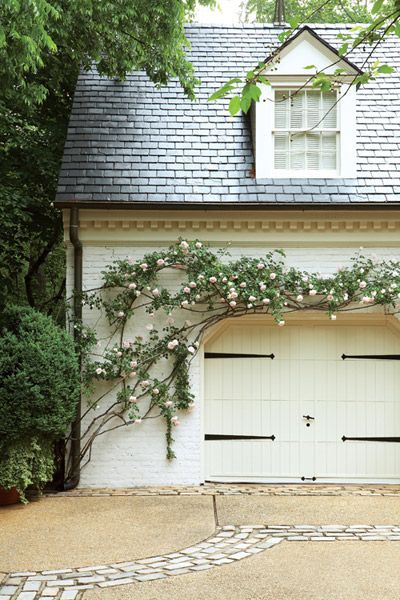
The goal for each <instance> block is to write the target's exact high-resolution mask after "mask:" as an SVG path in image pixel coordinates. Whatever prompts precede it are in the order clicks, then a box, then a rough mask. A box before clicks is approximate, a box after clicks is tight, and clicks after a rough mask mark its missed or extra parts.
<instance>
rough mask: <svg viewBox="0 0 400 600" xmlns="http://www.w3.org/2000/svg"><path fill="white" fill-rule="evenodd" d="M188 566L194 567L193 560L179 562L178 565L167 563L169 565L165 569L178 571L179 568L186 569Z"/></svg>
mask: <svg viewBox="0 0 400 600" xmlns="http://www.w3.org/2000/svg"><path fill="white" fill-rule="evenodd" d="M186 567H193V563H192V562H189V561H187V562H184V563H179V564H177V565H172V564H171V565H167V566H166V567H165V569H167V570H168V571H177V570H179V569H184V568H186Z"/></svg>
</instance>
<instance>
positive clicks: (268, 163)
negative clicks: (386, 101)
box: [253, 78, 357, 180]
mask: <svg viewBox="0 0 400 600" xmlns="http://www.w3.org/2000/svg"><path fill="white" fill-rule="evenodd" d="M301 85H304V80H303V81H295V82H294V81H291V82H290V81H288V80H287V79H286V78H285V79H284V80H281V81H279V80H275V81H274V82H273V84H272V85H271V86H267V85H263V86H262V95H261V98H260V101H259V102H257V103H256V104H255V109H254V114H253V137H254V150H255V159H256V161H255V162H256V164H255V167H256V179H257V180H262V179H344V178H355V177H356V175H357V161H356V90H355V86H351V85H349V84H347V83H342V85H341V86H340V91H339V93H340V95H341V97H340V100H339V102H338V104H337V119H338V130H339V144H338V149H337V169H335V170H334V171H333V170H332V171H331V170H318V171H316V170H314V171H311V170H310V171H298V170H295V171H294V170H290V169H287V170H286V169H275V168H274V138H273V131H274V129H275V123H274V98H275V91H276V90H278V89H290V88H293V87H294V86H298V87H300V86H301Z"/></svg>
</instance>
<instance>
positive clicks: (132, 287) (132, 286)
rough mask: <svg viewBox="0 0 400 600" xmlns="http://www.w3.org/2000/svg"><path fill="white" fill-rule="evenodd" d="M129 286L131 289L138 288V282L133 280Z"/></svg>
mask: <svg viewBox="0 0 400 600" xmlns="http://www.w3.org/2000/svg"><path fill="white" fill-rule="evenodd" d="M128 288H129V289H130V290H135V289H136V288H137V285H136V283H133V282H132V283H130V284H129V285H128Z"/></svg>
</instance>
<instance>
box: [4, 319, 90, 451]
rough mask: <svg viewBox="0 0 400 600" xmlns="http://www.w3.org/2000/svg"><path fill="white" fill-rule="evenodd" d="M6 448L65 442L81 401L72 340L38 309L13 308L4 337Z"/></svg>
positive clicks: (76, 360)
mask: <svg viewBox="0 0 400 600" xmlns="http://www.w3.org/2000/svg"><path fill="white" fill-rule="evenodd" d="M0 381H1V386H0V440H1V442H0V445H1V446H2V447H3V448H4V446H5V445H6V446H7V447H8V446H9V445H10V444H11V443H12V442H14V441H17V440H23V439H30V438H32V437H35V436H39V437H40V438H43V437H45V439H51V440H55V439H57V438H61V437H62V436H63V435H64V434H65V432H66V431H67V430H68V427H69V425H70V423H71V421H72V420H73V418H74V414H75V408H76V404H77V402H78V400H79V388H80V374H79V363H78V359H77V355H76V353H75V348H74V342H73V339H72V338H71V336H70V335H69V334H68V333H67V332H66V331H64V330H63V329H61V328H59V327H57V326H56V325H55V324H54V322H53V321H52V320H51V319H50V318H49V317H46V316H45V315H43V314H41V313H38V312H37V311H35V310H33V309H32V308H27V307H12V308H10V309H8V311H7V312H6V314H5V315H4V316H3V329H2V334H1V336H0Z"/></svg>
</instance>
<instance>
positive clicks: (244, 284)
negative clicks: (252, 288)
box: [239, 281, 247, 289]
mask: <svg viewBox="0 0 400 600" xmlns="http://www.w3.org/2000/svg"><path fill="white" fill-rule="evenodd" d="M246 285H247V283H246V282H245V281H242V283H240V284H239V287H241V288H242V289H244V288H245V287H246Z"/></svg>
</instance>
